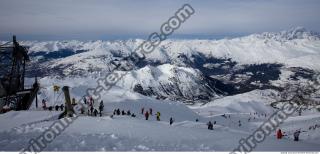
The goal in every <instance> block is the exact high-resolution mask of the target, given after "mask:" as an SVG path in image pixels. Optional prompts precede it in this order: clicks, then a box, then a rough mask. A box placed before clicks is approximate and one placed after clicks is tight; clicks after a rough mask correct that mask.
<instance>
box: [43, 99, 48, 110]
mask: <svg viewBox="0 0 320 154" xmlns="http://www.w3.org/2000/svg"><path fill="white" fill-rule="evenodd" d="M42 108H43V110H46V109H47V103H46V100H44V99H42Z"/></svg>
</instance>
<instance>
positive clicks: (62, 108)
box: [42, 99, 64, 111]
mask: <svg viewBox="0 0 320 154" xmlns="http://www.w3.org/2000/svg"><path fill="white" fill-rule="evenodd" d="M42 109H43V110H49V111H52V110H56V111H59V110H61V111H63V110H64V105H63V104H61V105H55V106H47V102H46V100H45V99H42Z"/></svg>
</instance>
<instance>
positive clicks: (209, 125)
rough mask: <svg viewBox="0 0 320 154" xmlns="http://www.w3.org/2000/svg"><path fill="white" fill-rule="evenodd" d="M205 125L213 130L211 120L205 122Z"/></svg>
mask: <svg viewBox="0 0 320 154" xmlns="http://www.w3.org/2000/svg"><path fill="white" fill-rule="evenodd" d="M207 125H208V129H209V130H213V125H212V123H211V121H209V122H208V123H207Z"/></svg>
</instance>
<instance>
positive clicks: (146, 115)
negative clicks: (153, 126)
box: [144, 111, 149, 120]
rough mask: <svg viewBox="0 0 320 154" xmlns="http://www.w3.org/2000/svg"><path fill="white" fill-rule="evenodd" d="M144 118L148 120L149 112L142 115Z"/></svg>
mask: <svg viewBox="0 0 320 154" xmlns="http://www.w3.org/2000/svg"><path fill="white" fill-rule="evenodd" d="M144 116H145V117H146V120H148V119H149V112H148V111H147V112H146V113H145V114H144Z"/></svg>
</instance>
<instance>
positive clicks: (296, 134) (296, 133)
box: [293, 130, 300, 141]
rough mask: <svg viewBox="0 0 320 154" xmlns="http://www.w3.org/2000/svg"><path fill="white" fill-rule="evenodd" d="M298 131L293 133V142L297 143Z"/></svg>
mask: <svg viewBox="0 0 320 154" xmlns="http://www.w3.org/2000/svg"><path fill="white" fill-rule="evenodd" d="M299 135H300V130H296V131H295V132H294V133H293V137H294V141H299Z"/></svg>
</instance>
